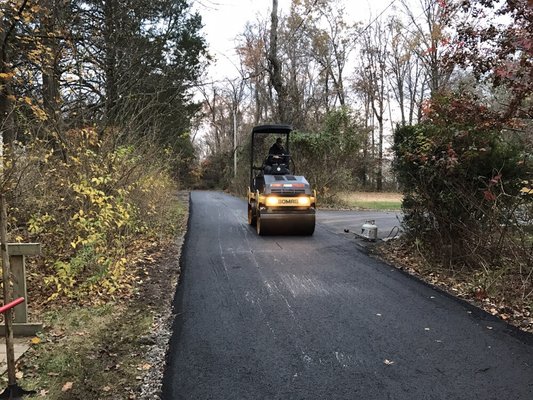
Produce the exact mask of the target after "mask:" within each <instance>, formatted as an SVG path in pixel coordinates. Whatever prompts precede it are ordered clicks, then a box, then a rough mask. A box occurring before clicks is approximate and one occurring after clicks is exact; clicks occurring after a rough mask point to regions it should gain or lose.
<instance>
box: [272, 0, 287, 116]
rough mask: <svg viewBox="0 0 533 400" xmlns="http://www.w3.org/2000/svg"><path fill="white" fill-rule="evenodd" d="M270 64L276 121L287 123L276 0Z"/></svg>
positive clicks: (273, 1)
mask: <svg viewBox="0 0 533 400" xmlns="http://www.w3.org/2000/svg"><path fill="white" fill-rule="evenodd" d="M268 61H269V63H270V68H269V71H268V72H269V74H270V81H271V82H272V86H273V87H274V89H275V90H276V93H277V95H278V104H277V117H278V118H277V119H278V121H279V122H291V121H289V115H290V113H289V110H288V105H289V104H288V102H287V90H286V88H285V84H284V82H283V77H282V75H281V73H282V66H281V60H280V59H279V57H278V0H272V14H271V26H270V50H269V52H268Z"/></svg>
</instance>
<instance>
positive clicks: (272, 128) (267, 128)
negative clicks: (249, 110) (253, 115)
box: [252, 124, 292, 133]
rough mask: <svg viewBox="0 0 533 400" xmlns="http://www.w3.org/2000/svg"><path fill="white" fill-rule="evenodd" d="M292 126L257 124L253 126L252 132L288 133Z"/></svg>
mask: <svg viewBox="0 0 533 400" xmlns="http://www.w3.org/2000/svg"><path fill="white" fill-rule="evenodd" d="M290 131H292V126H290V125H285V124H279V125H259V126H254V128H253V130H252V133H290Z"/></svg>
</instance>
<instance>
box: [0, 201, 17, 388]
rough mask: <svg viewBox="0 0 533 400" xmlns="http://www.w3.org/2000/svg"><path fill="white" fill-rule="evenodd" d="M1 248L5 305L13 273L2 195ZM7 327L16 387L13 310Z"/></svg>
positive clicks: (9, 372)
mask: <svg viewBox="0 0 533 400" xmlns="http://www.w3.org/2000/svg"><path fill="white" fill-rule="evenodd" d="M0 247H1V250H2V278H3V286H4V304H8V303H10V302H11V299H12V294H11V271H10V265H9V254H7V206H6V197H5V195H4V194H3V193H0ZM4 319H5V326H6V356H7V379H8V385H9V386H12V385H16V384H17V378H16V376H15V373H16V371H15V348H14V345H13V309H9V310H7V311H6V312H5V313H4Z"/></svg>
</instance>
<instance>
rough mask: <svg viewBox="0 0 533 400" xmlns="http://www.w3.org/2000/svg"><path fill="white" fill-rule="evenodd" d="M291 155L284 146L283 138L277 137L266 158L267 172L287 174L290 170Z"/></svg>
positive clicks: (265, 166)
mask: <svg viewBox="0 0 533 400" xmlns="http://www.w3.org/2000/svg"><path fill="white" fill-rule="evenodd" d="M288 162H289V156H288V153H287V151H286V150H285V148H284V147H283V139H282V138H280V137H279V138H277V139H276V141H275V142H274V144H273V145H272V146H271V147H270V150H269V151H268V157H267V159H266V160H265V165H264V168H265V169H264V171H265V174H280V173H282V174H286V173H288V172H289V170H288V165H287V164H288Z"/></svg>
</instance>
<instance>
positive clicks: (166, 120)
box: [0, 0, 208, 301]
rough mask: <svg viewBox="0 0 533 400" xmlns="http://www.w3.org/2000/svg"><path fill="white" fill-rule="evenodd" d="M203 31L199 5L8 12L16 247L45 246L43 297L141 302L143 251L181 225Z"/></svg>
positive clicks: (1, 102)
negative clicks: (135, 293)
mask: <svg viewBox="0 0 533 400" xmlns="http://www.w3.org/2000/svg"><path fill="white" fill-rule="evenodd" d="M201 27H202V24H201V18H200V16H199V14H197V13H195V12H193V11H192V10H191V8H190V5H189V4H188V2H187V1H185V0H184V1H180V0H155V1H153V0H149V1H147V0H127V1H118V0H116V1H99V0H95V1H93V0H87V1H83V0H82V1H77V0H45V1H43V0H39V1H36V0H13V1H3V2H2V3H1V5H0V56H1V60H0V114H1V116H2V117H1V125H0V130H1V136H2V140H3V158H2V161H3V164H2V171H1V173H2V180H1V185H0V191H1V194H3V195H5V196H6V197H7V199H8V205H9V210H8V215H9V221H8V222H9V240H10V241H14V242H17V241H34V242H40V243H42V244H43V250H44V257H43V259H42V260H40V261H39V265H38V266H37V267H36V268H34V269H33V270H32V272H31V274H30V280H31V282H30V284H31V285H33V286H32V288H31V289H33V290H34V292H35V291H37V292H44V293H46V294H47V297H48V298H49V299H50V300H52V299H55V298H57V297H60V298H63V299H64V298H70V299H73V300H87V299H95V300H96V301H98V298H99V296H114V295H115V294H117V293H123V294H127V293H129V292H130V291H131V290H132V288H131V285H129V282H130V281H131V279H133V277H132V273H131V272H130V269H129V268H128V263H129V262H130V260H131V258H132V256H133V255H134V253H135V251H134V250H135V248H137V247H143V246H146V244H140V245H137V244H136V241H137V240H139V239H143V243H151V241H157V240H159V239H163V238H167V237H168V236H169V235H171V234H172V231H173V229H174V227H175V226H176V225H177V224H178V223H179V221H177V218H175V207H176V205H175V196H176V188H177V187H178V185H180V184H183V183H184V182H187V179H188V177H189V175H190V171H191V170H192V169H193V168H192V160H193V159H194V149H193V146H192V143H191V140H190V137H189V132H190V127H191V124H192V121H194V115H195V113H196V112H197V110H198V106H197V105H196V104H195V103H193V102H192V101H191V96H192V93H191V90H190V89H191V88H192V87H194V86H195V85H196V84H197V83H198V81H199V79H200V77H201V76H202V73H203V70H204V68H205V65H206V63H207V61H208V55H207V50H206V46H207V45H206V43H205V41H204V39H203V37H202V35H201V32H200V30H201ZM31 289H30V292H31Z"/></svg>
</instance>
